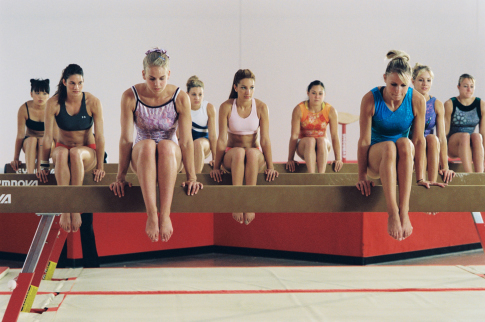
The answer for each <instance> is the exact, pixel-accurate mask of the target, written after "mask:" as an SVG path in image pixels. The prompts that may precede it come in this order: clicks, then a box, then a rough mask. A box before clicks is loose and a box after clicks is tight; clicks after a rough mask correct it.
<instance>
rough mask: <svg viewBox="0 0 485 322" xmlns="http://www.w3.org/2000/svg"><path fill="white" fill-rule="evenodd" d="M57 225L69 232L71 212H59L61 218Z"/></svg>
mask: <svg viewBox="0 0 485 322" xmlns="http://www.w3.org/2000/svg"><path fill="white" fill-rule="evenodd" d="M59 225H60V226H61V228H62V229H64V230H65V231H67V232H68V233H70V232H71V214H61V220H59Z"/></svg>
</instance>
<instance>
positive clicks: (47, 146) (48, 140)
mask: <svg viewBox="0 0 485 322" xmlns="http://www.w3.org/2000/svg"><path fill="white" fill-rule="evenodd" d="M51 147H52V137H51V136H50V135H46V134H44V137H43V139H42V148H43V149H40V150H41V155H42V156H41V160H45V161H48V160H49V156H50V152H51Z"/></svg>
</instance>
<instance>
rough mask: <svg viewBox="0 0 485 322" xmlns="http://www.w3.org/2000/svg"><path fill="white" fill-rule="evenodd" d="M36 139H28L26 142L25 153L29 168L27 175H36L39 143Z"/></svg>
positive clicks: (26, 163)
mask: <svg viewBox="0 0 485 322" xmlns="http://www.w3.org/2000/svg"><path fill="white" fill-rule="evenodd" d="M37 142H38V140H37V138H36V137H33V136H31V137H28V138H26V139H25V140H24V145H23V148H24V152H25V165H26V167H27V173H34V170H35V159H36V158H37V144H38V143H37Z"/></svg>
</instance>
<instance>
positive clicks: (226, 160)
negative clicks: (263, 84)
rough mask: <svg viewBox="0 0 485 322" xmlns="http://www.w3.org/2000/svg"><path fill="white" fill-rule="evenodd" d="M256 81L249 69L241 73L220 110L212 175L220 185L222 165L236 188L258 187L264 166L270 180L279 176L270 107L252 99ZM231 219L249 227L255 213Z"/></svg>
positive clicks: (234, 214)
mask: <svg viewBox="0 0 485 322" xmlns="http://www.w3.org/2000/svg"><path fill="white" fill-rule="evenodd" d="M255 79H256V77H255V76H254V74H253V73H252V72H251V71H250V70H249V69H240V70H238V71H237V72H236V74H235V75H234V81H233V83H232V89H231V94H230V95H229V99H228V100H227V101H225V102H224V103H222V104H221V107H220V108H219V138H218V139H217V148H216V158H215V160H214V169H213V170H212V171H211V173H210V176H211V178H213V179H214V180H215V181H217V182H221V181H222V174H223V170H221V166H222V167H223V168H224V169H226V170H228V171H230V172H231V175H232V184H233V185H234V186H241V185H242V184H243V180H244V179H245V180H246V185H249V186H255V185H256V180H257V176H258V172H259V171H260V170H262V169H263V168H264V166H265V164H266V167H267V169H266V170H265V175H266V180H267V181H273V180H274V179H275V178H276V177H277V176H278V171H276V170H275V169H274V167H273V159H272V156H271V142H270V139H269V116H268V107H267V106H266V104H265V103H263V102H261V101H260V100H258V99H255V98H253V93H254V82H255ZM258 132H259V140H258ZM232 217H233V218H234V219H235V220H236V221H237V222H239V223H241V224H242V223H245V224H246V225H248V224H249V223H250V222H251V221H252V220H253V219H254V217H255V214H254V213H252V212H251V213H249V212H247V213H233V214H232Z"/></svg>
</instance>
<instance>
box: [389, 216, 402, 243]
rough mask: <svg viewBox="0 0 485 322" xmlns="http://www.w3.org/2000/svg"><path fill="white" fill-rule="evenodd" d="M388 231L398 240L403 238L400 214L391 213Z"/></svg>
mask: <svg viewBox="0 0 485 322" xmlns="http://www.w3.org/2000/svg"><path fill="white" fill-rule="evenodd" d="M387 233H388V234H389V235H390V236H391V237H392V238H394V239H396V240H402V227H401V220H400V218H399V216H398V215H394V216H393V215H389V218H388V219H387Z"/></svg>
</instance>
